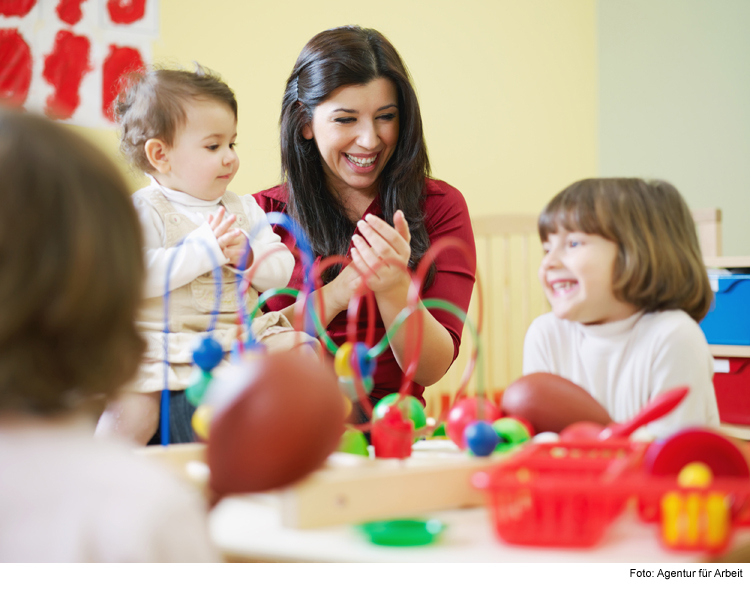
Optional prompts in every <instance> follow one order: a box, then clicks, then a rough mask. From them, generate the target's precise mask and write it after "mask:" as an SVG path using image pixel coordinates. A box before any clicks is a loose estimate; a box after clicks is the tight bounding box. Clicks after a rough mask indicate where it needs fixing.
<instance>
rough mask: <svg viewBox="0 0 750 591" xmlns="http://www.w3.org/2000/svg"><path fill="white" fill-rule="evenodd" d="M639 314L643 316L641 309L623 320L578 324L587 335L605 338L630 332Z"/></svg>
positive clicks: (638, 318) (639, 316)
mask: <svg viewBox="0 0 750 591" xmlns="http://www.w3.org/2000/svg"><path fill="white" fill-rule="evenodd" d="M641 316H643V310H641V311H639V312H636V313H635V314H633V315H632V316H628V317H627V318H625V319H624V320H616V321H614V322H605V323H604V324H579V326H580V328H581V332H583V334H584V335H586V336H588V337H594V338H600V339H603V338H604V339H606V338H611V337H617V336H620V335H623V334H626V333H628V332H630V331H631V330H632V328H633V327H634V326H635V323H636V322H638V320H640V318H641Z"/></svg>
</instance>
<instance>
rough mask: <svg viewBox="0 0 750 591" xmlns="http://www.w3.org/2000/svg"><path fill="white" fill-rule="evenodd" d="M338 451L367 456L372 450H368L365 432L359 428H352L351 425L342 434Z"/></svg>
mask: <svg viewBox="0 0 750 591" xmlns="http://www.w3.org/2000/svg"><path fill="white" fill-rule="evenodd" d="M338 451H340V452H343V453H347V454H355V455H358V456H365V457H366V458H367V457H370V452H369V451H368V450H367V438H365V434H364V433H362V431H360V430H359V429H352V428H351V427H349V428H347V429H346V431H344V434H343V435H342V436H341V442H340V443H339V448H338Z"/></svg>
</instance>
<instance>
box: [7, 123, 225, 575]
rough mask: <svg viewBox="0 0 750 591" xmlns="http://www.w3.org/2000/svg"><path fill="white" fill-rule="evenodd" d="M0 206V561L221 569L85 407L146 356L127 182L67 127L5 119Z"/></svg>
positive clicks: (188, 506) (159, 474)
mask: <svg viewBox="0 0 750 591" xmlns="http://www.w3.org/2000/svg"><path fill="white" fill-rule="evenodd" d="M0 196H2V198H0V480H2V486H0V524H2V526H1V527H0V562H27V561H31V562H92V561H113V562H145V561H149V562H163V561H206V560H215V559H216V558H217V556H216V554H215V551H214V550H213V549H212V547H211V546H210V544H209V541H208V532H207V527H206V515H205V507H204V505H203V502H202V501H201V499H200V498H199V497H198V495H197V494H194V493H193V491H191V490H188V489H185V488H183V486H182V485H181V483H179V482H178V481H176V480H174V479H173V478H172V477H171V476H170V475H168V474H165V473H164V471H163V470H161V469H160V468H159V467H158V466H152V465H150V464H149V463H148V462H146V461H145V460H143V459H142V458H138V457H136V456H135V455H134V454H133V452H132V450H130V449H128V448H125V447H122V446H120V445H117V444H115V443H113V442H104V441H94V440H93V438H92V435H93V427H94V422H93V416H91V407H92V406H93V404H92V401H94V402H95V399H96V398H99V397H100V395H101V394H105V395H106V396H109V395H111V394H112V393H113V392H115V391H116V390H117V389H118V388H119V387H120V386H121V385H122V384H123V383H125V382H126V381H127V380H128V379H130V378H131V376H132V374H133V372H134V371H135V370H136V368H137V366H138V362H139V360H140V357H141V354H142V352H143V348H144V343H143V341H142V339H141V338H140V337H139V335H138V332H137V331H136V328H135V325H134V318H135V314H136V310H137V308H138V305H139V304H140V302H141V291H142V286H143V276H144V270H143V260H142V254H141V232H140V227H139V223H138V217H137V215H136V212H135V209H134V208H133V204H132V202H131V200H130V198H129V195H128V191H127V188H126V185H125V183H124V181H123V180H122V178H121V176H120V175H119V174H118V172H117V170H116V168H115V167H114V165H113V164H112V163H111V162H110V161H109V160H108V159H107V158H106V157H105V156H104V155H103V154H102V153H101V152H99V151H98V150H96V149H95V148H94V147H93V146H91V145H90V144H89V143H88V142H86V141H84V140H83V139H81V138H80V137H79V136H78V135H76V134H74V133H73V132H71V131H69V130H68V129H66V128H64V127H63V126H61V125H59V124H55V123H52V122H50V121H47V120H45V119H41V118H39V117H35V116H31V115H26V114H21V113H14V112H11V111H4V110H2V109H0Z"/></svg>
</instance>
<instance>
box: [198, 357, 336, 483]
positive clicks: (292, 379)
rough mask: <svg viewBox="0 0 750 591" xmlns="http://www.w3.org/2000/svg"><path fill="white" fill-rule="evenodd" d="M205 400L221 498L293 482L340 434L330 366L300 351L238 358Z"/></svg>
mask: <svg viewBox="0 0 750 591" xmlns="http://www.w3.org/2000/svg"><path fill="white" fill-rule="evenodd" d="M232 390H233V391H232ZM214 392H216V395H215V396H214ZM209 398H211V400H212V402H213V403H214V404H215V407H214V416H213V419H212V421H211V436H210V437H209V439H208V447H207V460H208V465H209V468H210V469H211V481H210V486H211V488H212V489H213V490H214V491H216V493H218V494H219V495H223V494H230V493H245V492H257V491H263V490H270V489H272V488H279V487H281V486H285V485H287V484H291V483H292V482H294V481H296V480H298V479H300V478H302V477H303V476H305V475H306V474H308V473H309V472H311V471H313V470H315V469H316V468H318V467H319V466H320V465H321V464H322V463H323V462H324V461H325V459H326V457H328V455H329V454H330V453H331V452H332V451H334V450H335V449H336V447H337V446H338V444H339V441H340V440H341V434H342V433H343V432H344V412H345V408H344V401H343V399H342V396H341V393H340V391H339V388H338V382H337V379H336V375H335V373H334V372H333V368H331V367H330V366H329V365H328V364H325V363H321V362H320V360H319V359H317V357H316V356H314V355H309V354H305V353H303V352H301V351H300V350H298V349H292V350H290V351H285V352H283V353H272V354H269V355H265V356H263V357H259V358H256V359H253V360H250V361H246V362H243V364H242V365H240V366H236V372H235V373H234V374H233V375H232V380H231V381H230V379H229V376H226V378H225V380H223V381H221V382H220V381H218V379H214V381H213V383H212V386H211V390H210V391H209ZM221 398H223V400H221Z"/></svg>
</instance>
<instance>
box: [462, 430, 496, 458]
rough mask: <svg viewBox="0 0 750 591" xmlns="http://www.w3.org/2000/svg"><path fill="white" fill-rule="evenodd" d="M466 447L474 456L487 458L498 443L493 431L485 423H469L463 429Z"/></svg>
mask: <svg viewBox="0 0 750 591" xmlns="http://www.w3.org/2000/svg"><path fill="white" fill-rule="evenodd" d="M464 439H465V440H466V446H467V447H468V448H469V449H470V450H471V452H472V453H473V454H474V455H475V456H480V457H483V456H488V455H490V454H491V453H492V452H493V451H494V450H495V446H496V445H497V444H498V442H499V441H500V437H498V435H497V433H495V430H494V429H493V428H492V425H490V424H489V423H488V422H487V421H475V422H473V423H469V424H468V425H467V426H466V429H464Z"/></svg>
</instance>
